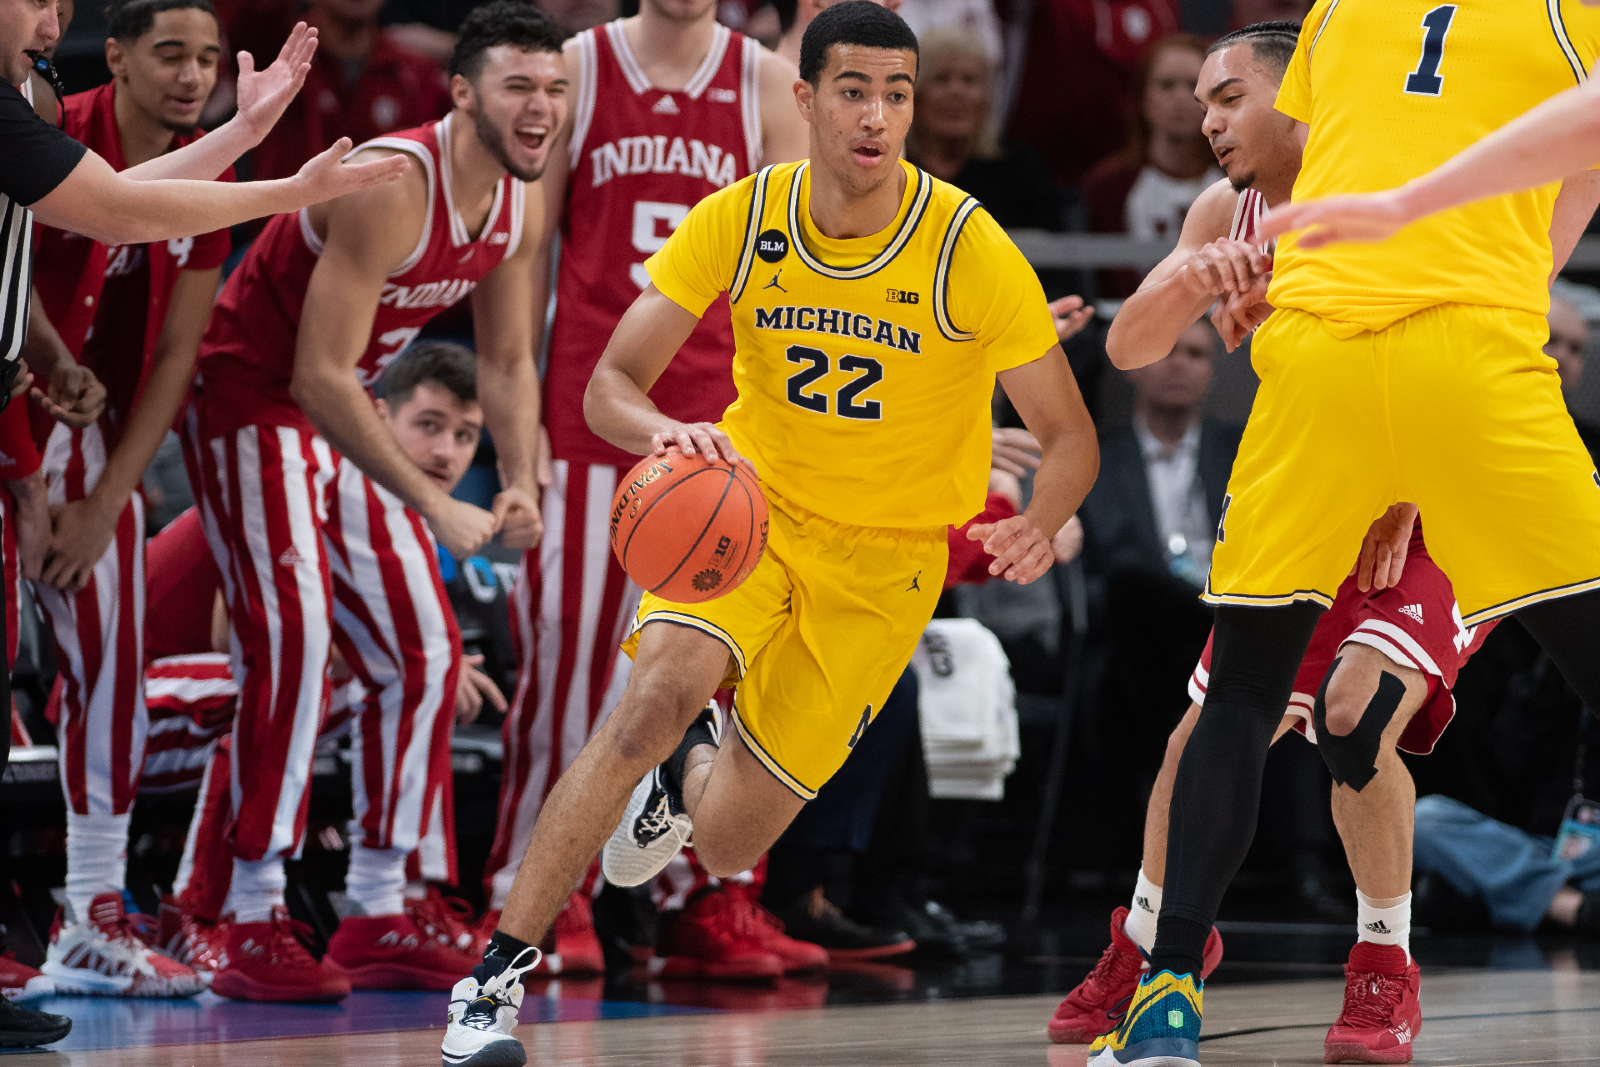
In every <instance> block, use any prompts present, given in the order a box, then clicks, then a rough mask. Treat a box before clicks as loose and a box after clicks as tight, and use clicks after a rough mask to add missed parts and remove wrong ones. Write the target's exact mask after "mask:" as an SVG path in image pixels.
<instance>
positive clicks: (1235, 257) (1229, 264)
mask: <svg viewBox="0 0 1600 1067" xmlns="http://www.w3.org/2000/svg"><path fill="white" fill-rule="evenodd" d="M1271 271H1272V257H1271V256H1269V255H1267V254H1266V253H1265V252H1263V251H1261V249H1260V248H1259V247H1257V246H1256V245H1253V244H1247V243H1246V242H1244V241H1232V240H1227V239H1223V240H1221V241H1212V242H1211V243H1210V244H1208V245H1206V246H1205V247H1203V248H1201V249H1199V250H1198V251H1195V252H1192V253H1190V254H1189V258H1188V259H1186V260H1184V263H1183V268H1182V272H1181V273H1182V275H1183V279H1184V281H1185V283H1186V284H1187V285H1188V286H1189V288H1190V289H1192V290H1193V291H1194V292H1195V293H1196V295H1204V294H1207V293H1209V294H1210V295H1212V296H1222V295H1223V294H1224V293H1248V292H1249V291H1250V290H1251V289H1253V288H1254V287H1255V285H1256V283H1257V281H1258V280H1259V279H1260V278H1261V277H1262V276H1263V275H1266V274H1269V273H1271Z"/></svg>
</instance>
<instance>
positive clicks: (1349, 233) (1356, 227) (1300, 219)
mask: <svg viewBox="0 0 1600 1067" xmlns="http://www.w3.org/2000/svg"><path fill="white" fill-rule="evenodd" d="M1410 221H1411V218H1410V215H1409V213H1408V212H1407V211H1406V209H1405V205H1404V203H1403V202H1402V200H1401V199H1400V190H1398V189H1391V190H1389V191H1388V192H1384V193H1365V194H1360V195H1351V196H1329V197H1324V198H1323V199H1321V200H1306V201H1302V202H1300V203H1295V204H1281V205H1279V206H1278V207H1275V208H1273V209H1272V211H1270V212H1268V214H1267V217H1266V218H1265V219H1263V220H1262V221H1261V236H1262V239H1263V240H1266V239H1270V238H1273V237H1277V236H1279V235H1281V234H1285V233H1292V232H1293V231H1295V230H1304V231H1305V232H1304V233H1302V234H1301V235H1300V236H1299V238H1297V241H1298V243H1299V245H1300V247H1301V248H1321V247H1323V246H1324V245H1331V244H1333V243H1335V242H1337V241H1381V240H1383V239H1384V238H1386V237H1390V236H1393V235H1394V233H1395V232H1396V231H1397V230H1399V229H1400V227H1402V226H1404V225H1405V224H1406V223H1408V222H1410Z"/></svg>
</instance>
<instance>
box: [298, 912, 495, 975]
mask: <svg viewBox="0 0 1600 1067" xmlns="http://www.w3.org/2000/svg"><path fill="white" fill-rule="evenodd" d="M478 960H479V957H476V956H474V955H472V953H471V951H470V949H469V950H466V951H463V950H462V949H459V948H457V947H456V946H455V945H454V944H451V943H450V942H449V941H448V940H442V939H441V938H440V937H439V936H438V935H436V934H429V933H428V932H427V931H426V930H424V929H423V928H422V927H421V926H418V925H417V921H416V919H415V918H414V917H413V916H411V915H409V914H407V913H405V912H400V913H399V914H396V915H352V916H350V917H348V918H346V919H343V920H341V921H340V923H339V929H337V930H335V931H334V932H333V936H332V937H330V938H329V939H328V955H327V958H326V959H325V960H324V961H323V965H324V966H325V967H326V966H327V965H328V964H330V963H331V964H332V965H333V966H335V967H337V968H339V969H340V970H342V971H344V973H345V974H346V975H347V976H348V977H349V979H350V987H351V988H352V989H434V990H438V991H439V992H444V993H447V992H449V991H450V990H451V989H454V988H455V984H456V983H457V982H459V981H461V979H463V978H465V977H466V976H467V975H469V974H471V973H472V968H473V967H475V966H477V964H478Z"/></svg>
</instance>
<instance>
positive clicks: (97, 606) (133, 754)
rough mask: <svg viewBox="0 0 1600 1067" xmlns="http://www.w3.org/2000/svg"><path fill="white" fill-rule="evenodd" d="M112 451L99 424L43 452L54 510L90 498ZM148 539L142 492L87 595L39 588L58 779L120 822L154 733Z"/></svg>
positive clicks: (83, 811) (59, 434)
mask: <svg viewBox="0 0 1600 1067" xmlns="http://www.w3.org/2000/svg"><path fill="white" fill-rule="evenodd" d="M106 451H107V450H106V434H105V432H104V429H103V425H102V424H100V423H97V424H94V425H90V426H85V427H83V428H82V429H76V430H75V429H71V428H70V427H67V426H62V425H59V424H58V425H56V427H55V428H54V429H53V430H52V431H51V433H50V440H49V442H48V443H47V444H46V445H45V454H44V476H45V484H46V486H47V487H48V489H49V500H50V504H51V505H52V506H57V505H61V504H65V503H68V502H71V501H76V500H83V499H84V498H86V497H87V496H88V495H89V493H90V491H91V490H93V489H94V487H95V483H97V482H98V481H99V480H100V475H101V474H102V473H103V472H104V471H105V466H106ZM144 540H145V539H144V500H143V498H142V497H141V496H140V495H139V494H138V493H135V494H133V497H132V498H131V499H130V500H129V501H128V503H127V505H126V506H125V507H124V508H123V509H122V513H121V514H120V515H118V516H117V527H116V533H115V534H114V535H113V536H112V538H111V544H110V546H108V547H107V549H106V552H105V554H104V555H103V556H101V557H100V560H99V562H97V563H96V564H95V565H94V570H93V572H92V576H91V577H90V579H89V584H88V585H86V586H85V587H84V588H83V590H82V591H80V592H79V593H77V594H76V595H73V596H67V595H65V594H63V593H61V592H60V591H59V590H56V589H54V588H52V587H50V586H48V585H46V584H44V583H43V582H35V583H34V587H33V588H34V594H35V595H36V596H37V597H38V598H39V605H40V606H41V607H42V608H43V609H44V610H45V612H46V614H48V615H49V617H50V625H51V627H52V628H53V629H54V630H55V642H56V664H57V668H58V670H59V671H60V673H61V684H60V707H59V713H60V722H59V724H58V726H57V736H58V738H59V741H60V746H61V780H62V783H63V785H64V786H65V790H66V794H67V804H68V806H69V807H70V809H71V810H72V811H73V812H75V813H76V814H79V815H123V814H125V813H127V812H128V811H130V810H131V809H132V808H133V800H134V797H135V796H136V795H137V794H138V791H139V776H140V772H141V770H142V768H143V766H144V750H145V740H146V736H147V733H148V730H149V714H148V712H147V710H146V708H145V701H144Z"/></svg>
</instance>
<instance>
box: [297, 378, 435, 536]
mask: <svg viewBox="0 0 1600 1067" xmlns="http://www.w3.org/2000/svg"><path fill="white" fill-rule="evenodd" d="M341 370H342V373H340V372H337V371H336V372H334V373H328V374H313V375H306V374H304V373H302V372H301V371H299V370H298V369H297V370H296V373H295V376H294V378H293V380H292V381H291V382H290V386H289V392H290V395H291V396H292V397H293V399H294V402H295V403H296V404H298V405H299V406H300V410H301V411H303V412H305V414H306V418H308V419H310V420H311V425H313V426H315V427H316V429H317V432H318V433H319V434H321V435H322V436H323V437H324V438H326V439H327V441H328V443H329V444H330V445H332V446H333V447H334V449H335V450H336V451H338V453H339V454H340V455H341V456H343V457H344V458H345V459H348V460H349V461H350V462H352V463H354V464H355V465H356V466H357V467H358V468H360V470H361V473H363V474H365V475H366V476H367V477H368V478H371V479H372V480H373V481H374V482H377V483H378V484H379V485H381V486H383V487H384V488H385V489H387V490H389V492H391V493H393V494H394V495H395V496H397V497H399V498H400V500H401V502H402V503H404V504H405V505H406V506H407V507H409V508H411V509H412V510H413V511H416V512H419V513H420V514H422V515H424V516H428V515H432V514H433V513H434V512H435V511H437V510H438V508H439V506H440V505H442V504H443V503H444V502H445V501H446V500H448V499H449V497H448V496H447V495H446V494H445V492H444V490H442V489H440V488H439V487H438V486H437V485H435V484H434V483H433V482H432V481H431V480H430V479H429V478H428V476H427V475H425V474H423V473H422V472H421V471H420V470H418V469H417V466H416V464H414V463H412V462H411V460H410V459H408V458H407V457H406V454H405V453H404V452H402V451H400V446H399V444H397V443H396V442H395V439H394V433H393V432H392V431H391V430H390V429H389V428H388V427H387V426H385V425H384V424H383V420H382V419H380V418H379V417H378V412H377V409H376V408H374V407H373V406H372V398H371V397H369V396H367V394H366V392H365V391H364V390H363V389H362V388H361V385H360V383H359V382H357V381H356V379H355V375H354V373H353V372H351V371H350V370H348V369H343V368H342V369H341Z"/></svg>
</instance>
